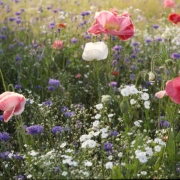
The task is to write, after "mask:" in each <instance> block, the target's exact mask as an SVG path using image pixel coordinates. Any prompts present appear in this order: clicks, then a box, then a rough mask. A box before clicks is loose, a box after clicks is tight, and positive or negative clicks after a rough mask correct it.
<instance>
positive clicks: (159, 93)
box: [155, 90, 167, 98]
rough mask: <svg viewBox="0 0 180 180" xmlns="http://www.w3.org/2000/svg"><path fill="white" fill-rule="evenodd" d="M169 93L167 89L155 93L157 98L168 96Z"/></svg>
mask: <svg viewBox="0 0 180 180" xmlns="http://www.w3.org/2000/svg"><path fill="white" fill-rule="evenodd" d="M166 95H167V93H166V91H165V90H164V91H159V92H157V93H156V94H155V97H157V98H163V97H164V96H166Z"/></svg>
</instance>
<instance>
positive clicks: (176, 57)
mask: <svg viewBox="0 0 180 180" xmlns="http://www.w3.org/2000/svg"><path fill="white" fill-rule="evenodd" d="M171 57H172V58H173V59H175V60H177V59H179V58H180V54H179V53H172V54H171Z"/></svg>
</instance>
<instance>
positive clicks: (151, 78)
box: [149, 71, 156, 82]
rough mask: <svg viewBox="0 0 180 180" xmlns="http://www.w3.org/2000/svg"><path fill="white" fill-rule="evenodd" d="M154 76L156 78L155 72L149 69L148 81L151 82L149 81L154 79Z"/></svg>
mask: <svg viewBox="0 0 180 180" xmlns="http://www.w3.org/2000/svg"><path fill="white" fill-rule="evenodd" d="M155 78H156V75H155V73H154V72H152V71H151V72H150V73H149V81H150V82H151V81H154V80H155Z"/></svg>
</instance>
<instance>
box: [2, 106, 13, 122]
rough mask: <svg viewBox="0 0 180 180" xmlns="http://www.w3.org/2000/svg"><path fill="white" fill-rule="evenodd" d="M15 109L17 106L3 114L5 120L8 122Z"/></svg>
mask: <svg viewBox="0 0 180 180" xmlns="http://www.w3.org/2000/svg"><path fill="white" fill-rule="evenodd" d="M14 109H15V108H12V109H9V110H7V111H4V114H3V117H4V122H8V121H9V120H10V119H11V118H12V116H13V113H14Z"/></svg>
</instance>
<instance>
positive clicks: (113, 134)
mask: <svg viewBox="0 0 180 180" xmlns="http://www.w3.org/2000/svg"><path fill="white" fill-rule="evenodd" d="M118 134H119V133H118V132H117V131H116V130H114V131H111V132H110V136H117V135H118Z"/></svg>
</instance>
